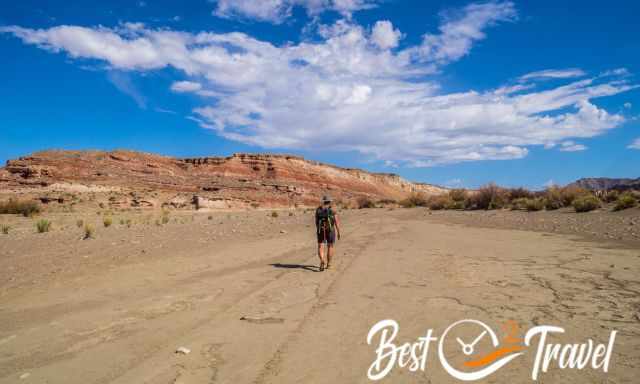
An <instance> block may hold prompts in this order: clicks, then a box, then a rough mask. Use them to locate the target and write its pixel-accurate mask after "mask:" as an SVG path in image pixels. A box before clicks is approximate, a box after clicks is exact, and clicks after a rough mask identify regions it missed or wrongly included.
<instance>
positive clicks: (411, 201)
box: [400, 193, 429, 208]
mask: <svg viewBox="0 0 640 384" xmlns="http://www.w3.org/2000/svg"><path fill="white" fill-rule="evenodd" d="M428 203H429V201H428V199H427V197H426V196H425V195H424V194H423V193H414V194H412V195H411V196H409V197H407V198H406V199H404V200H401V201H400V205H401V206H402V207H404V208H413V207H426V206H428Z"/></svg>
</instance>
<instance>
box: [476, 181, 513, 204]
mask: <svg viewBox="0 0 640 384" xmlns="http://www.w3.org/2000/svg"><path fill="white" fill-rule="evenodd" d="M508 201H509V195H508V191H507V190H505V189H504V188H500V187H498V186H497V185H496V184H495V183H490V184H487V185H485V186H483V187H481V188H480V189H478V191H477V192H476V193H474V194H473V195H471V196H469V198H468V199H467V203H466V207H467V208H469V209H501V208H504V207H505V206H506V205H507V203H508Z"/></svg>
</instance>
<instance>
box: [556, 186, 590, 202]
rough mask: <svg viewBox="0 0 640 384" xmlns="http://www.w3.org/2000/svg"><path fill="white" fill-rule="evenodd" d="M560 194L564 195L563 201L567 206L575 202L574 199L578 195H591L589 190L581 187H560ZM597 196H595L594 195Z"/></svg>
mask: <svg viewBox="0 0 640 384" xmlns="http://www.w3.org/2000/svg"><path fill="white" fill-rule="evenodd" d="M560 195H561V196H562V203H563V204H564V206H565V207H569V206H571V205H572V204H573V201H574V200H575V199H577V198H578V197H584V196H587V195H591V194H590V193H589V191H587V190H586V189H584V188H580V187H564V188H562V189H560ZM594 197H595V196H594Z"/></svg>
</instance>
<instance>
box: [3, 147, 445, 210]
mask: <svg viewBox="0 0 640 384" xmlns="http://www.w3.org/2000/svg"><path fill="white" fill-rule="evenodd" d="M0 191H1V192H2V195H3V196H0V198H3V199H4V198H6V196H4V195H7V194H8V195H16V194H18V195H36V197H38V198H40V199H41V200H42V201H44V202H48V201H59V202H63V201H64V200H65V199H68V198H70V197H69V195H73V197H72V198H75V199H78V197H77V195H78V194H84V193H88V194H90V195H92V197H93V200H94V201H99V202H101V203H102V204H103V205H104V204H108V205H109V207H120V208H125V207H161V206H167V205H169V206H172V207H175V208H211V209H234V208H251V207H253V208H258V207H291V206H312V205H315V204H317V202H318V199H319V198H320V197H321V196H322V195H323V194H329V195H331V196H333V197H334V198H335V199H336V200H340V201H341V202H343V203H345V204H351V203H355V201H356V200H357V199H359V198H361V197H369V198H371V199H375V200H381V199H394V200H397V199H402V198H404V197H406V196H408V195H410V194H411V193H415V192H422V193H425V194H427V195H434V194H440V193H443V192H445V191H446V189H444V188H441V187H437V186H433V185H428V184H420V183H412V182H409V181H407V180H404V179H403V178H401V177H400V176H398V175H395V174H382V173H370V172H366V171H363V170H360V169H351V168H340V167H337V166H333V165H328V164H323V163H319V162H315V161H309V160H305V159H304V158H302V157H298V156H290V155H274V154H244V153H239V154H234V155H232V156H229V157H203V158H185V159H178V158H172V157H166V156H160V155H155V154H149V153H140V152H132V151H122V150H120V151H112V152H103V151H44V152H38V153H34V154H32V155H30V156H25V157H21V158H18V159H15V160H9V161H7V164H6V166H5V167H4V168H0ZM63 195H66V196H67V197H65V196H63ZM104 197H106V200H104ZM103 200H104V201H103Z"/></svg>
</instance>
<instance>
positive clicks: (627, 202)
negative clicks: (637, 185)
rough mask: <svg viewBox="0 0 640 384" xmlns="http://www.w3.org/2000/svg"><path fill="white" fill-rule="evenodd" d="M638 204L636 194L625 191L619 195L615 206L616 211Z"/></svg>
mask: <svg viewBox="0 0 640 384" xmlns="http://www.w3.org/2000/svg"><path fill="white" fill-rule="evenodd" d="M637 204H638V200H636V198H635V196H633V194H631V193H630V192H625V193H623V194H622V195H620V196H619V197H618V200H616V205H615V206H614V207H613V210H614V211H622V210H623V209H628V208H633V207H635V206H636V205H637Z"/></svg>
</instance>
